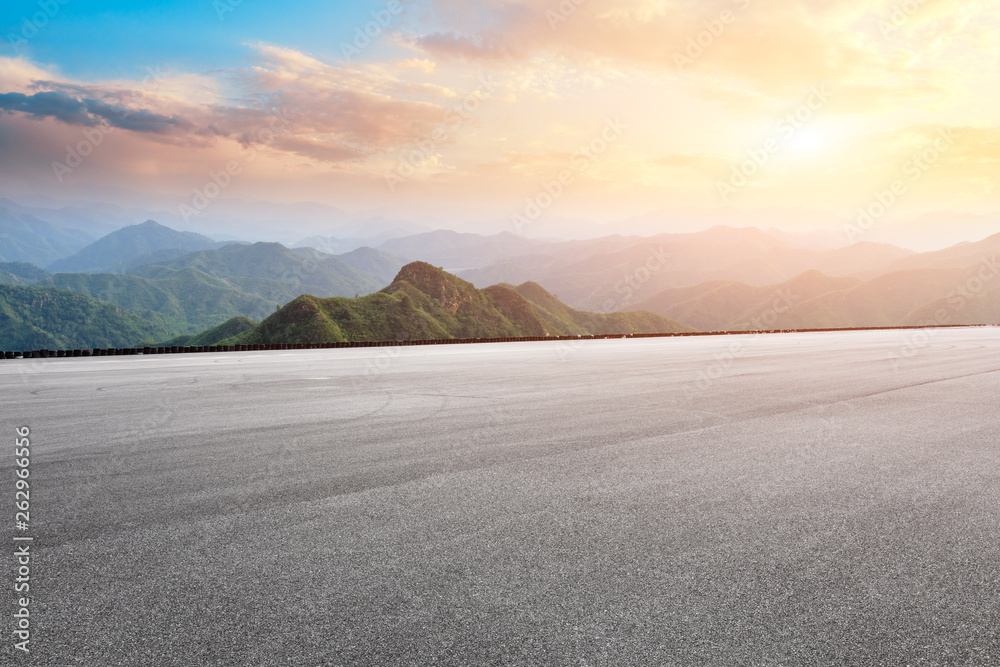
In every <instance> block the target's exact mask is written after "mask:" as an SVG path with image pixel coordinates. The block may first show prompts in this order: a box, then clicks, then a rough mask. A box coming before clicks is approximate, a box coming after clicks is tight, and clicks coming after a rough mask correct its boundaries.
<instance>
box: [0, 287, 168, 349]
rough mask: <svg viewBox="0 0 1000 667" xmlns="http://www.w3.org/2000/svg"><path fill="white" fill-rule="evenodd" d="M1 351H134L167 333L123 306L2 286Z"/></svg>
mask: <svg viewBox="0 0 1000 667" xmlns="http://www.w3.org/2000/svg"><path fill="white" fill-rule="evenodd" d="M0 332H2V334H0V349H3V350H37V349H50V350H57V349H94V348H102V347H131V346H136V345H139V344H141V343H144V342H147V341H153V340H162V339H163V338H165V337H166V334H167V332H166V330H165V329H163V328H162V327H159V326H157V325H155V324H153V323H151V322H148V321H146V320H143V319H142V318H140V317H138V316H136V315H135V314H134V313H131V312H129V311H127V310H125V309H123V308H120V307H118V306H114V305H111V304H108V303H102V302H100V301H97V300H96V299H92V298H90V297H88V296H85V295H83V294H78V293H76V292H70V291H67V290H61V289H55V288H52V287H20V286H16V285H0Z"/></svg>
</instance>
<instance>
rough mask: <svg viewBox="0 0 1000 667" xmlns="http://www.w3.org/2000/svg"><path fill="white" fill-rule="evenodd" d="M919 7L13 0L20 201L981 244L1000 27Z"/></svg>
mask: <svg viewBox="0 0 1000 667" xmlns="http://www.w3.org/2000/svg"><path fill="white" fill-rule="evenodd" d="M43 5H44V6H43ZM901 7H902V6H897V4H896V3H893V2H882V1H879V2H874V3H872V2H860V0H851V1H848V2H840V3H836V4H823V5H817V3H809V2H806V1H805V0H799V1H796V2H791V3H789V2H777V0H753V1H750V0H714V1H712V2H693V1H691V0H664V1H657V2H652V1H648V0H629V1H628V2H624V3H615V5H614V7H613V8H609V7H608V6H606V5H604V4H602V3H596V2H587V3H585V2H579V3H578V2H572V1H570V0H567V1H566V2H563V3H557V2H542V1H536V0H527V1H523V2H504V1H501V0H494V1H491V2H488V3H479V4H477V5H476V6H466V5H464V4H462V3H455V2H452V1H451V0H426V1H421V2H398V3H397V2H395V1H393V0H389V1H388V2H364V3H352V4H350V5H341V4H336V5H333V6H331V5H330V4H329V3H319V2H306V3H299V4H297V5H296V6H294V7H282V11H281V12H280V14H279V15H275V12H273V11H270V9H269V8H268V7H267V6H266V4H264V3H258V4H254V3H242V2H235V1H231V0H219V1H217V2H215V3H206V2H201V3H188V2H180V3H178V2H173V3H162V2H160V3H146V4H144V5H143V6H142V7H141V8H137V7H134V6H130V5H128V4H127V3H122V4H121V6H113V7H108V5H107V3H94V2H88V1H86V0H74V1H73V2H67V3H65V4H64V3H61V2H58V1H54V2H53V3H51V6H49V5H46V4H45V3H41V4H40V3H37V2H36V3H29V2H22V3H10V4H8V5H6V6H4V7H3V8H2V9H0V26H2V27H3V32H2V38H3V41H2V45H0V146H2V147H3V150H2V151H0V196H6V197H9V198H11V199H13V200H14V201H17V202H18V203H28V204H29V205H36V206H40V205H42V204H41V203H40V202H50V203H52V204H53V205H54V206H59V205H66V204H67V203H69V204H77V205H79V204H88V203H89V204H104V205H113V206H120V207H123V208H125V209H132V210H137V211H138V210H142V211H152V212H157V211H161V212H163V213H164V214H166V215H165V216H160V217H165V218H166V219H159V218H156V219H158V220H159V221H160V222H162V223H163V224H166V225H168V226H171V227H174V228H178V229H185V230H192V231H203V232H204V233H207V234H222V235H225V234H232V235H233V236H239V234H240V232H241V231H242V232H243V233H244V234H246V233H253V234H265V233H266V232H267V231H268V230H272V231H281V232H283V233H287V234H290V235H292V236H294V235H295V234H297V233H298V232H301V234H300V236H301V237H305V236H310V235H314V234H336V230H337V229H338V228H341V227H344V226H345V225H346V226H350V225H352V224H353V225H357V224H359V223H363V222H364V221H366V220H368V219H370V218H372V217H381V218H386V219H390V220H397V221H400V222H404V223H407V224H412V225H414V226H417V227H425V228H429V229H434V228H450V229H456V230H458V231H478V232H480V233H497V232H499V231H504V230H506V231H511V232H513V233H519V234H522V235H525V236H529V237H535V238H544V237H558V238H571V237H573V235H574V234H575V235H576V236H577V237H594V236H600V235H602V234H604V233H616V232H617V231H618V229H619V228H621V233H640V234H647V235H652V234H656V233H663V232H687V231H695V230H697V229H702V228H706V227H710V226H713V225H717V224H729V225H733V226H748V225H753V226H758V227H760V228H762V229H767V228H768V227H775V228H778V229H782V230H785V231H792V232H812V231H827V232H835V233H839V234H841V235H843V236H844V239H845V242H854V241H858V240H866V241H875V242H887V243H893V244H896V245H900V246H902V247H905V248H909V249H912V250H918V251H919V250H929V249H935V248H942V247H946V246H948V245H952V244H954V243H957V242H959V241H963V240H965V241H976V240H979V239H981V238H984V237H985V236H987V235H988V234H989V233H990V231H991V228H995V226H994V225H993V221H995V220H996V213H997V211H998V210H1000V199H998V191H997V188H996V181H995V177H994V176H993V175H992V174H993V171H992V170H991V166H992V165H993V164H995V163H996V160H997V159H998V157H1000V143H998V141H997V136H998V133H997V126H996V121H995V120H993V119H992V117H991V114H990V111H991V109H992V108H995V107H994V106H993V105H991V102H992V100H993V98H994V97H995V96H996V95H997V93H996V92H995V91H996V90H998V89H1000V87H998V86H997V85H996V84H997V79H998V77H1000V69H998V68H997V66H996V65H997V64H998V58H1000V50H998V49H997V47H996V46H995V44H994V41H993V38H992V35H994V34H995V33H996V28H997V27H998V25H1000V21H998V18H1000V17H998V16H997V13H996V11H995V10H991V8H990V7H987V6H982V5H980V4H977V3H975V2H924V3H918V4H916V5H915V6H914V7H910V6H909V5H907V6H906V9H905V10H904V9H902V8H901ZM910 10H912V11H910ZM366 33H367V34H366ZM326 207H332V208H331V209H330V210H327V209H326ZM333 209H336V210H333ZM768 214H773V216H772V217H773V218H774V220H773V221H770V222H769V221H768ZM133 222H141V220H134V221H133ZM279 240H283V241H284V242H289V241H290V238H289V237H287V236H286V237H283V238H282V239H279Z"/></svg>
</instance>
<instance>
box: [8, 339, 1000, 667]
mask: <svg viewBox="0 0 1000 667" xmlns="http://www.w3.org/2000/svg"><path fill="white" fill-rule="evenodd" d="M0 393H2V396H3V411H2V415H3V416H2V419H0V423H2V428H3V430H4V431H6V434H5V435H4V437H5V438H8V442H9V443H10V449H9V451H10V453H9V454H6V455H4V456H3V457H2V459H0V475H2V479H0V489H2V492H3V495H2V497H0V505H2V506H3V507H5V508H6V509H5V510H4V512H5V514H7V513H9V518H8V519H6V520H4V522H3V523H4V524H5V526H4V527H3V528H2V532H0V537H2V542H3V544H4V545H6V546H4V547H3V550H4V558H5V560H4V562H5V563H8V564H9V567H6V568H5V575H4V576H5V582H4V586H5V588H6V590H8V591H10V590H12V586H13V581H14V575H15V571H16V563H15V560H14V557H13V553H14V548H15V547H14V545H15V543H14V542H13V541H12V536H13V535H15V534H21V535H25V534H27V535H30V536H33V537H34V538H35V540H34V542H33V543H32V547H31V553H32V558H31V563H30V586H31V588H30V591H31V594H32V599H31V602H30V613H31V616H30V619H31V620H30V632H31V635H30V645H29V646H30V649H31V652H30V654H28V655H27V656H26V655H25V654H23V652H21V651H19V650H17V649H15V648H13V644H14V642H15V641H16V639H15V638H14V637H13V635H12V632H13V629H14V627H15V626H14V622H15V621H14V619H13V613H14V610H15V609H16V606H15V605H14V604H5V605H4V609H5V610H6V611H5V612H4V616H5V617H4V621H3V623H4V625H3V627H5V628H7V632H5V633H4V637H5V640H4V641H5V645H4V647H3V650H2V653H0V656H5V657H4V658H3V660H0V662H4V664H11V665H15V664H25V665H28V664H30V665H58V666H60V667H66V666H74V665H86V666H88V667H90V666H103V665H142V666H144V667H159V666H166V665H185V666H188V665H294V666H296V667H319V666H326V665H378V666H391V665H473V666H475V665H546V666H547V665H556V666H561V665H578V666H583V665H588V666H596V665H790V666H791V665H1000V410H998V404H1000V328H992V327H990V328H963V329H948V330H935V331H933V332H930V333H927V332H919V331H917V332H915V331H876V332H837V333H811V334H780V335H760V336H713V337H692V338H660V339H627V340H625V339H618V340H595V341H585V342H577V343H556V342H547V343H541V342H534V343H509V344H486V345H452V346H427V347H405V348H360V349H338V350H308V351H294V352H246V353H226V354H197V355H168V356H163V355H160V356H155V357H141V356H140V357H111V358H97V359H85V358H80V359H37V360H17V361H4V362H0ZM21 426H28V427H29V428H30V441H31V445H30V448H31V460H30V480H31V498H30V499H31V505H30V513H31V521H30V529H29V530H28V531H27V532H26V533H17V532H16V531H15V530H14V525H13V518H14V516H13V515H14V481H13V480H14V470H15V467H14V456H13V442H14V438H15V433H14V430H15V428H16V427H21ZM10 596H13V597H10ZM16 597H17V596H16V594H13V593H10V594H9V599H10V601H11V602H13V600H14V599H16Z"/></svg>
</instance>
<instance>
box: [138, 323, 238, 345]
mask: <svg viewBox="0 0 1000 667" xmlns="http://www.w3.org/2000/svg"><path fill="white" fill-rule="evenodd" d="M255 324H257V323H256V322H254V321H253V320H251V319H248V318H246V317H234V318H232V319H231V320H226V321H225V322H223V323H222V324H220V325H219V326H217V327H214V328H212V329H209V330H208V331H203V332H201V333H200V334H198V335H196V336H192V335H185V336H178V337H176V338H171V339H170V340H167V341H164V342H162V343H157V347H164V346H173V345H177V346H181V345H215V344H216V343H218V342H219V341H222V340H225V339H227V338H232V337H233V336H237V335H239V334H241V333H243V332H244V331H246V330H247V329H252V328H253V327H254V325H255Z"/></svg>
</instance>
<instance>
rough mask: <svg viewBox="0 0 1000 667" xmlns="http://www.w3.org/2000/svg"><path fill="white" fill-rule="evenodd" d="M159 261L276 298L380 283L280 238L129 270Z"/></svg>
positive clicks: (359, 289) (344, 292) (362, 290)
mask: <svg viewBox="0 0 1000 667" xmlns="http://www.w3.org/2000/svg"><path fill="white" fill-rule="evenodd" d="M358 259H359V261H363V259H364V258H363V257H359V258H358ZM369 259H370V258H369ZM160 266H165V267H167V268H171V269H175V270H180V269H185V268H194V269H198V270H199V271H201V272H202V273H205V274H207V275H210V276H213V277H215V278H219V279H221V280H225V281H226V282H228V283H230V284H232V285H235V286H237V287H239V288H240V289H241V290H243V291H245V292H247V293H249V294H252V295H255V296H257V297H260V298H262V299H267V300H269V301H272V302H277V303H287V302H288V301H290V300H292V299H294V298H295V297H297V296H299V295H301V294H316V295H318V296H322V297H329V296H354V295H355V294H370V293H371V292H374V291H375V290H377V289H379V288H380V287H382V286H383V285H385V283H386V280H384V279H379V278H378V277H376V276H374V275H372V274H370V273H367V272H365V271H362V270H359V269H357V268H355V267H353V266H351V265H350V264H348V263H347V262H345V261H342V260H340V259H338V258H337V257H335V256H333V255H327V254H326V253H322V252H320V251H318V250H315V249H313V248H297V249H295V250H290V249H288V248H286V247H285V246H283V245H281V244H280V243H254V244H252V245H246V244H238V243H233V244H230V245H227V246H225V247H223V248H219V249H218V250H205V251H200V252H194V253H189V254H187V255H184V256H183V257H177V258H174V259H171V260H168V261H163V262H158V263H157V265H150V266H143V267H138V268H136V269H134V270H133V271H132V273H136V274H138V275H143V276H148V275H150V274H151V273H155V272H156V271H157V269H158V267H160Z"/></svg>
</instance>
